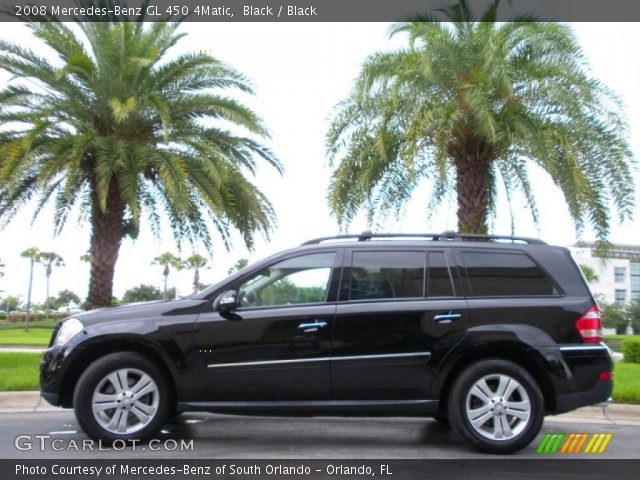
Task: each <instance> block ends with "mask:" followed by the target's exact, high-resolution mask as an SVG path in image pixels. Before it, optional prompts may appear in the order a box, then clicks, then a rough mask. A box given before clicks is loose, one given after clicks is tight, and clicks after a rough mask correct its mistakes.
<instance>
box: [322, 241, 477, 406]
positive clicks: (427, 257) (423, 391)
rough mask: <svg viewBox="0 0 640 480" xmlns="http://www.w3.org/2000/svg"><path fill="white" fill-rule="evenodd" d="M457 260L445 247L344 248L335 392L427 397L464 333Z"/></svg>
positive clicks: (382, 397) (464, 307) (352, 396)
mask: <svg viewBox="0 0 640 480" xmlns="http://www.w3.org/2000/svg"><path fill="white" fill-rule="evenodd" d="M452 260H453V258H451V259H450V258H449V254H448V253H447V251H446V250H445V249H443V250H434V251H427V249H421V248H416V249H402V250H400V249H398V250H394V249H381V250H374V249H362V250H357V249H354V250H351V251H348V252H346V253H345V267H346V268H345V270H344V272H343V276H342V281H341V285H340V294H339V295H340V296H339V300H340V301H339V303H338V306H337V311H336V324H335V328H334V350H333V353H332V362H331V376H332V388H333V395H334V398H335V399H342V400H347V399H348V400H407V399H428V392H429V387H430V383H431V381H432V379H433V376H434V373H435V370H436V369H437V365H438V364H439V362H440V361H441V360H442V358H444V356H445V355H446V352H448V351H449V350H450V349H451V347H453V345H455V343H457V342H458V341H459V340H460V339H461V338H462V336H463V335H464V326H465V323H466V316H467V305H466V301H465V299H464V296H463V294H462V292H459V291H456V289H455V285H456V283H457V280H456V278H454V274H455V272H456V271H457V270H455V269H453V270H452V269H451V268H449V264H453V263H452ZM428 267H429V268H428ZM452 271H453V272H454V273H452ZM425 292H426V294H427V295H429V296H428V297H427V296H425Z"/></svg>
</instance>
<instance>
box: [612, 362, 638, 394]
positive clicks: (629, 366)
mask: <svg viewBox="0 0 640 480" xmlns="http://www.w3.org/2000/svg"><path fill="white" fill-rule="evenodd" d="M613 371H614V376H613V400H614V401H615V402H617V403H640V363H626V362H616V363H615V364H614V367H613Z"/></svg>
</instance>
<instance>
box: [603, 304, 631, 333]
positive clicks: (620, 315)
mask: <svg viewBox="0 0 640 480" xmlns="http://www.w3.org/2000/svg"><path fill="white" fill-rule="evenodd" d="M601 309H602V323H603V324H604V326H605V327H607V328H615V329H616V333H617V334H625V333H627V325H629V321H628V320H627V315H626V312H625V309H624V307H623V306H622V305H620V304H618V303H608V304H603V305H601Z"/></svg>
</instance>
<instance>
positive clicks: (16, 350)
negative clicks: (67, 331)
mask: <svg viewBox="0 0 640 480" xmlns="http://www.w3.org/2000/svg"><path fill="white" fill-rule="evenodd" d="M46 351H47V347H27V346H24V347H23V346H16V347H12V346H5V345H3V346H0V353H3V352H4V353H43V352H46Z"/></svg>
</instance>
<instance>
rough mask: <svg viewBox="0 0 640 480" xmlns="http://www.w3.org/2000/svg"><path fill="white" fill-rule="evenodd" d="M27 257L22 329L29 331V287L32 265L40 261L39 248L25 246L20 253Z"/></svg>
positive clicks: (31, 278)
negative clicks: (27, 276)
mask: <svg viewBox="0 0 640 480" xmlns="http://www.w3.org/2000/svg"><path fill="white" fill-rule="evenodd" d="M20 256H22V257H23V258H28V259H29V287H28V289H27V308H26V312H25V315H24V330H25V332H26V331H29V317H30V316H31V287H32V286H33V265H34V264H35V263H37V262H39V261H40V250H38V249H37V248H36V247H31V248H27V249H26V250H25V251H24V252H22V253H21V254H20Z"/></svg>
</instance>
